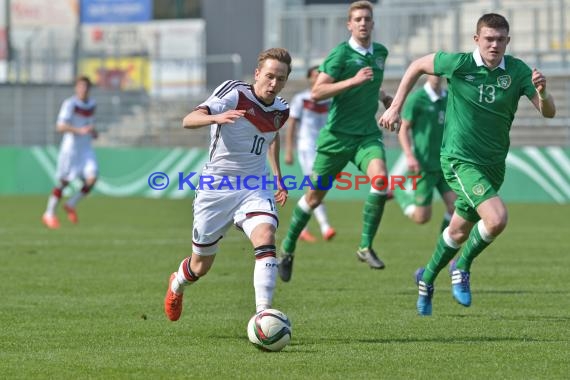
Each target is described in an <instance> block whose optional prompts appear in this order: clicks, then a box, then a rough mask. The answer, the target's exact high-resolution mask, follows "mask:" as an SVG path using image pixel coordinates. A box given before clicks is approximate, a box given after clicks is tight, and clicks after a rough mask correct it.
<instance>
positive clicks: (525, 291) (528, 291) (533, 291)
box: [473, 289, 570, 294]
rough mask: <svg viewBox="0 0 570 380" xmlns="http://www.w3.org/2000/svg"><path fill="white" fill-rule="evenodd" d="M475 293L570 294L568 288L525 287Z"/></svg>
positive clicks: (484, 290)
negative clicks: (542, 288) (531, 288)
mask: <svg viewBox="0 0 570 380" xmlns="http://www.w3.org/2000/svg"><path fill="white" fill-rule="evenodd" d="M473 293H474V294H475V293H480V294H570V291H568V290H540V289H535V290H524V289H522V290H521V289H516V290H515V289H504V290H499V289H480V290H477V291H473Z"/></svg>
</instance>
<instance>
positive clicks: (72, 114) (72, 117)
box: [57, 95, 96, 152]
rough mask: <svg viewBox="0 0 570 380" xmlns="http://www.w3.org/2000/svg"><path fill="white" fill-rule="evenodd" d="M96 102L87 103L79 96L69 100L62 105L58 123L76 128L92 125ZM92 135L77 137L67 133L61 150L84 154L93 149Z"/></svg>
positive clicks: (90, 100) (62, 141)
mask: <svg viewBox="0 0 570 380" xmlns="http://www.w3.org/2000/svg"><path fill="white" fill-rule="evenodd" d="M95 107H96V104H95V100H93V99H88V100H87V101H86V102H84V101H82V100H81V99H79V98H78V97H77V96H75V95H74V96H72V97H69V98H67V99H66V100H65V101H64V102H63V104H62V105H61V109H60V110H59V115H58V116H57V122H58V124H59V123H66V124H70V125H71V126H73V127H75V128H80V127H84V126H86V125H92V124H94V122H95ZM92 139H93V137H92V136H91V135H77V134H75V133H71V132H66V133H64V134H63V138H62V140H61V150H63V151H67V152H82V151H85V150H89V149H91V141H92Z"/></svg>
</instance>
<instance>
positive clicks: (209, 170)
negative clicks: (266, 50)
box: [197, 81, 289, 177]
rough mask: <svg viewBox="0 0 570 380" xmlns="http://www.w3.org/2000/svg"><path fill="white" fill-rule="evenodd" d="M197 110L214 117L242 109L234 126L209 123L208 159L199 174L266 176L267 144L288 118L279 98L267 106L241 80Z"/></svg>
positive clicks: (224, 87) (286, 107)
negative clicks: (200, 109) (203, 110)
mask: <svg viewBox="0 0 570 380" xmlns="http://www.w3.org/2000/svg"><path fill="white" fill-rule="evenodd" d="M197 108H205V109H207V110H208V112H209V114H211V115H216V114H220V113H223V112H226V111H229V110H233V109H235V110H245V111H246V113H245V116H243V117H241V118H239V119H237V120H236V122H235V123H234V124H224V125H219V124H212V126H211V127H210V138H211V141H210V151H209V153H210V159H209V161H208V162H207V163H206V165H205V166H204V169H203V171H202V174H206V175H216V176H232V177H233V176H238V175H239V176H247V175H266V174H268V170H267V166H266V155H267V149H268V147H269V144H270V143H271V142H272V141H273V139H274V138H275V136H276V133H277V131H279V129H280V128H281V127H282V126H283V125H284V124H285V122H286V121H287V118H288V117H289V105H288V104H287V102H285V100H283V99H282V98H281V97H276V98H275V100H274V102H273V104H269V105H266V104H264V103H263V102H262V101H261V100H260V99H258V98H257V97H256V96H255V95H254V93H253V87H252V86H251V85H249V84H247V83H245V82H241V81H225V82H224V83H222V84H221V85H220V86H219V87H218V88H216V89H215V90H214V92H213V94H212V95H211V96H210V97H209V98H208V99H207V100H206V101H205V102H203V103H202V104H200V105H199V106H198V107H197Z"/></svg>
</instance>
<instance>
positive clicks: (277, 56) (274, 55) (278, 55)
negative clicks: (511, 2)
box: [257, 48, 291, 76]
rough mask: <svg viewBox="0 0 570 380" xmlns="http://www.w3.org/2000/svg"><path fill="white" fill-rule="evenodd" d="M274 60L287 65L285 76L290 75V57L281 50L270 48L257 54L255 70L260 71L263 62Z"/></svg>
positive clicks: (286, 52)
mask: <svg viewBox="0 0 570 380" xmlns="http://www.w3.org/2000/svg"><path fill="white" fill-rule="evenodd" d="M268 59H274V60H276V61H279V62H282V63H284V64H286V65H287V76H289V74H291V55H290V54H289V52H288V51H287V50H286V49H283V48H270V49H267V50H265V51H262V52H261V53H259V56H258V57H257V68H258V69H260V70H261V67H262V66H263V62H265V61H267V60H268Z"/></svg>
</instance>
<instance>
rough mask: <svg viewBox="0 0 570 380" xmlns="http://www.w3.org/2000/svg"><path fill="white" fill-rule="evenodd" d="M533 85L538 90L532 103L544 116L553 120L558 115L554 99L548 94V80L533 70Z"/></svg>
mask: <svg viewBox="0 0 570 380" xmlns="http://www.w3.org/2000/svg"><path fill="white" fill-rule="evenodd" d="M532 84H533V85H534V87H535V88H536V95H535V96H533V98H532V99H531V100H530V101H531V102H532V104H534V106H535V107H536V109H537V110H538V112H540V114H541V115H542V116H544V117H547V118H553V117H554V115H555V114H556V106H555V105H554V99H553V98H552V95H550V94H549V93H548V92H546V78H545V77H544V75H543V74H542V73H541V72H540V71H538V70H537V69H533V70H532Z"/></svg>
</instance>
